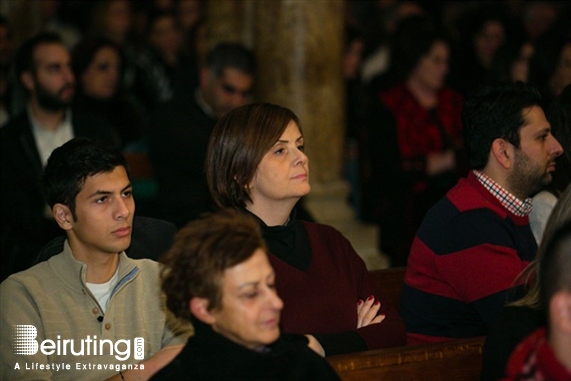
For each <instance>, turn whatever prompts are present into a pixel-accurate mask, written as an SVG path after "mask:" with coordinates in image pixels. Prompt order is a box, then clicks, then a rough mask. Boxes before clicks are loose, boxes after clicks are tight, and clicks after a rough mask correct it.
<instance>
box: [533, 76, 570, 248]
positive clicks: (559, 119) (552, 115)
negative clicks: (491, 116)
mask: <svg viewBox="0 0 571 381" xmlns="http://www.w3.org/2000/svg"><path fill="white" fill-rule="evenodd" d="M547 120H549V122H550V123H551V131H552V134H553V136H555V138H556V139H557V140H558V141H559V143H561V146H562V147H565V151H564V152H563V154H562V155H561V156H559V157H558V158H557V159H556V160H555V164H556V166H557V168H556V170H555V172H553V181H552V182H551V184H549V185H548V186H547V187H546V188H545V189H543V190H542V191H541V192H539V193H537V194H536V195H535V196H533V201H532V202H533V209H532V210H531V213H530V214H529V225H530V226H531V231H532V232H533V235H534V237H535V240H536V242H537V244H538V245H539V243H540V242H541V238H542V236H543V230H544V229H545V224H546V223H547V219H548V218H549V214H550V213H551V210H552V209H553V207H554V206H555V204H556V203H557V200H558V198H559V196H560V195H561V193H562V192H563V191H564V190H565V188H566V187H567V186H568V185H569V184H571V84H570V85H567V86H566V87H565V89H564V90H563V91H562V92H561V93H560V94H559V95H557V96H556V97H555V98H554V99H553V101H552V103H551V105H550V107H549V110H548V112H547Z"/></svg>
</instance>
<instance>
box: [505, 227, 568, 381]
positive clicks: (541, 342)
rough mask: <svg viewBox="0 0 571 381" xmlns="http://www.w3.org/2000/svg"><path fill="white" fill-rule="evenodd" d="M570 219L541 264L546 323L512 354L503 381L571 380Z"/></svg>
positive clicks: (552, 242)
mask: <svg viewBox="0 0 571 381" xmlns="http://www.w3.org/2000/svg"><path fill="white" fill-rule="evenodd" d="M570 253H571V222H567V224H565V225H564V226H563V227H562V228H561V229H560V230H559V231H557V233H556V234H555V236H554V237H553V239H552V240H551V242H550V243H549V245H548V247H547V249H546V251H545V254H544V256H543V258H542V259H541V264H540V269H541V270H540V276H539V279H540V283H541V286H540V290H541V291H540V297H539V298H540V303H541V306H542V308H543V309H544V310H545V314H546V315H547V318H546V320H547V325H546V326H545V327H542V328H539V329H538V330H537V331H535V332H533V333H532V334H531V335H529V336H528V337H527V338H526V339H525V340H524V341H523V342H522V343H521V344H520V345H518V347H517V348H516V349H515V350H514V352H513V353H512V355H511V357H510V360H509V362H508V365H507V369H506V373H507V376H506V378H505V379H504V380H506V381H510V380H513V381H515V380H551V381H565V380H571V255H569V254H570Z"/></svg>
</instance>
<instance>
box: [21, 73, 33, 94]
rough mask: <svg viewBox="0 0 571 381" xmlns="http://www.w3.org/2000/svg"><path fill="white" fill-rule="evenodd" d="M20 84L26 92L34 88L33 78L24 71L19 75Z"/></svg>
mask: <svg viewBox="0 0 571 381" xmlns="http://www.w3.org/2000/svg"><path fill="white" fill-rule="evenodd" d="M20 82H21V83H22V85H23V86H24V87H25V88H26V90H28V91H32V90H34V88H35V87H36V83H35V81H34V76H33V75H32V73H31V72H29V71H24V72H22V74H20Z"/></svg>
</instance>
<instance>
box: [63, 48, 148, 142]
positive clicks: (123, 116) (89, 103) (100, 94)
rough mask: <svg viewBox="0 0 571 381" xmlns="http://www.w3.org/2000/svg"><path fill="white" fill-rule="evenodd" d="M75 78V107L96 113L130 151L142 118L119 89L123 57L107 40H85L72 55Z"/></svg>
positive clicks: (139, 133)
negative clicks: (115, 132)
mask: <svg viewBox="0 0 571 381" xmlns="http://www.w3.org/2000/svg"><path fill="white" fill-rule="evenodd" d="M71 65H72V68H73V72H74V75H75V78H77V90H78V91H77V95H76V97H75V99H74V102H73V104H74V108H75V109H78V110H85V111H88V112H91V113H95V114H98V115H100V116H102V117H104V118H105V119H106V121H107V122H108V124H110V125H111V126H113V127H114V128H115V129H116V130H117V132H118V133H119V137H120V139H121V146H122V147H123V148H129V147H130V146H132V145H133V144H134V143H136V142H138V141H139V140H140V139H141V138H142V134H143V117H142V114H140V113H139V112H138V111H137V110H136V108H135V106H134V105H132V104H131V103H130V101H128V98H127V95H126V94H125V92H124V90H123V89H122V86H121V78H122V76H123V70H124V65H125V62H124V55H123V53H122V51H121V48H120V47H119V45H117V44H115V43H114V42H113V41H112V40H109V39H106V38H103V37H101V38H84V39H82V40H81V41H80V42H79V43H78V44H77V45H75V47H74V48H73V50H72V52H71Z"/></svg>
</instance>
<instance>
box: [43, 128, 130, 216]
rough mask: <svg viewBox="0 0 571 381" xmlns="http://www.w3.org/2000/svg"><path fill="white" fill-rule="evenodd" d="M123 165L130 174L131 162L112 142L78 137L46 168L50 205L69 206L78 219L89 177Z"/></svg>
mask: <svg viewBox="0 0 571 381" xmlns="http://www.w3.org/2000/svg"><path fill="white" fill-rule="evenodd" d="M119 166H123V167H125V170H126V171H127V174H129V168H128V165H127V161H126V160H125V158H124V157H123V155H122V154H121V152H120V151H119V150H118V149H117V148H115V146H113V145H111V144H110V143H108V142H104V141H101V140H91V139H87V138H76V139H72V140H70V141H68V142H67V143H65V144H64V145H62V146H61V147H59V148H56V149H55V150H54V151H53V152H52V154H51V156H50V158H49V159H48V163H47V165H46V167H45V169H44V173H43V175H42V186H43V190H44V195H45V197H46V201H47V203H48V205H49V206H50V207H53V206H54V205H55V204H56V203H61V204H64V205H66V206H68V207H69V209H70V210H71V213H72V214H73V217H74V218H77V216H76V215H75V198H76V196H77V194H78V193H79V192H80V191H81V188H82V186H83V184H84V182H85V179H86V178H87V177H90V176H93V175H96V174H98V173H101V172H111V171H113V170H114V169H115V168H116V167H119Z"/></svg>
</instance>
